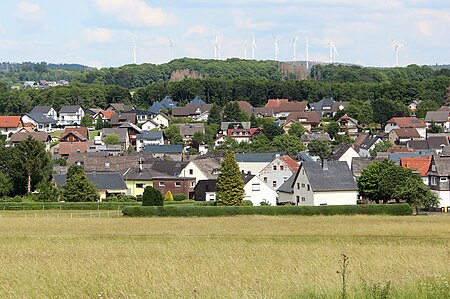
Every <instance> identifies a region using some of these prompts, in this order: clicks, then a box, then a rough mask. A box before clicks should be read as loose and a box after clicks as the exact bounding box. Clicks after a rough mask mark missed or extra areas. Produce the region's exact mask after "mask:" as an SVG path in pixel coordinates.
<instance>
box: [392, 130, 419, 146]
mask: <svg viewBox="0 0 450 299" xmlns="http://www.w3.org/2000/svg"><path fill="white" fill-rule="evenodd" d="M420 139H423V138H422V137H421V136H420V134H419V132H417V130H416V129H414V128H408V129H406V128H405V129H404V128H401V129H393V130H391V131H390V132H389V141H390V142H391V143H392V144H395V145H406V144H407V143H408V142H409V141H411V140H420Z"/></svg>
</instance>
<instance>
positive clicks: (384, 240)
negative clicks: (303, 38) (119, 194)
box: [0, 215, 450, 298]
mask: <svg viewBox="0 0 450 299" xmlns="http://www.w3.org/2000/svg"><path fill="white" fill-rule="evenodd" d="M449 221H450V218H449V216H445V215H442V216H417V217H414V216H411V217H391V216H332V217H267V216H252V217H223V218H110V219H106V218H104V219H55V218H49V219H47V218H39V217H38V218H37V219H34V218H27V219H25V218H15V219H13V218H0V281H1V283H0V298H48V297H50V298H299V297H311V296H312V297H315V296H317V297H334V296H337V295H339V290H340V282H339V276H338V275H337V274H336V270H338V260H339V259H340V255H341V254H342V253H345V254H347V255H348V256H349V258H350V265H349V271H350V275H349V287H350V290H352V291H354V292H353V293H354V294H357V292H358V290H360V289H361V284H362V281H363V280H364V281H367V282H369V283H378V282H386V281H391V282H392V285H393V289H394V290H396V289H405V288H410V287H411V286H415V285H417V284H418V282H420V281H423V280H424V279H426V278H428V277H432V276H433V275H442V276H443V277H449V274H450V270H449V269H450V268H449V263H450V248H449V243H450V242H449V241H450V239H449V238H450V223H449ZM398 294H401V292H400V293H398ZM352 296H353V297H354V298H357V297H358V295H352ZM399 297H401V296H400V295H399ZM407 297H408V296H406V295H405V298H407ZM430 298H431V297H430Z"/></svg>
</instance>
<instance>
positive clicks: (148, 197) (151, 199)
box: [142, 186, 164, 206]
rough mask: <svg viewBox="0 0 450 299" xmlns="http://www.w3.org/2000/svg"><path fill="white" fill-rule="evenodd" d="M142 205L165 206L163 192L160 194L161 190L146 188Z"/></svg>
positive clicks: (151, 187)
mask: <svg viewBox="0 0 450 299" xmlns="http://www.w3.org/2000/svg"><path fill="white" fill-rule="evenodd" d="M142 205H143V206H163V205H164V199H163V196H162V194H161V192H159V190H157V189H155V188H154V187H153V186H147V187H145V189H144V193H143V194H142Z"/></svg>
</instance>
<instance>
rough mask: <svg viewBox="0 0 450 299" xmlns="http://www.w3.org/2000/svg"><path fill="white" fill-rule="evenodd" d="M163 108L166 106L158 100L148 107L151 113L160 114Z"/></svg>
mask: <svg viewBox="0 0 450 299" xmlns="http://www.w3.org/2000/svg"><path fill="white" fill-rule="evenodd" d="M161 109H165V108H164V106H163V105H161V103H160V102H158V101H156V102H154V103H153V105H151V106H150V108H148V111H149V112H150V113H151V114H158V113H159V112H160V111H161Z"/></svg>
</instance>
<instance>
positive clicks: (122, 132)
mask: <svg viewBox="0 0 450 299" xmlns="http://www.w3.org/2000/svg"><path fill="white" fill-rule="evenodd" d="M112 133H114V134H117V135H119V137H120V142H122V143H125V142H127V140H128V130H127V129H126V128H104V129H103V130H102V138H105V137H106V136H107V135H109V134H112Z"/></svg>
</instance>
